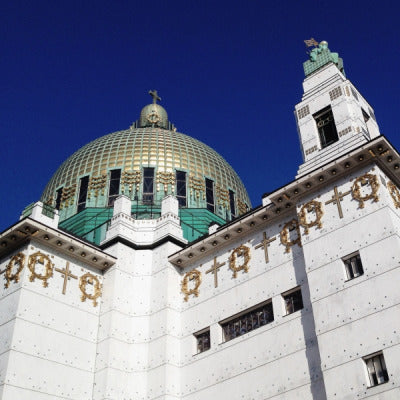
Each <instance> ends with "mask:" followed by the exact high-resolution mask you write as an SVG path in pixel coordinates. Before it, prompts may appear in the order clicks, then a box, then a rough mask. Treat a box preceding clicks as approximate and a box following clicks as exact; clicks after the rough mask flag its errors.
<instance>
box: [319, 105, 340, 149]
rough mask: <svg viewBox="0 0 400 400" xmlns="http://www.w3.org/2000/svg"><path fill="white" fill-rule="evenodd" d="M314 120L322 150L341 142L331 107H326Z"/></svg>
mask: <svg viewBox="0 0 400 400" xmlns="http://www.w3.org/2000/svg"><path fill="white" fill-rule="evenodd" d="M314 119H315V122H316V124H317V128H318V133H319V139H320V142H321V147H322V148H325V147H327V146H329V145H331V144H332V143H335V142H337V141H338V140H339V136H338V134H337V130H336V125H335V120H334V118H333V112H332V109H331V107H330V106H328V107H325V108H324V109H322V110H321V111H320V112H318V113H316V114H314Z"/></svg>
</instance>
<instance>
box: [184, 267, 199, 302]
mask: <svg viewBox="0 0 400 400" xmlns="http://www.w3.org/2000/svg"><path fill="white" fill-rule="evenodd" d="M193 280H194V281H195V283H194V287H193V288H192V289H189V288H188V284H189V281H193ZM200 285H201V272H200V271H197V269H194V270H192V271H189V272H187V273H186V274H185V276H184V277H183V280H182V284H181V287H182V289H181V291H182V293H183V294H184V295H185V298H184V299H185V301H188V299H189V296H190V295H191V294H194V295H195V296H196V297H198V296H199V287H200Z"/></svg>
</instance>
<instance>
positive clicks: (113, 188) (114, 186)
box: [108, 169, 121, 207]
mask: <svg viewBox="0 0 400 400" xmlns="http://www.w3.org/2000/svg"><path fill="white" fill-rule="evenodd" d="M120 181H121V170H120V169H113V170H112V171H110V185H109V188H108V206H109V207H111V206H113V205H114V201H115V199H116V198H117V197H118V195H119V185H120Z"/></svg>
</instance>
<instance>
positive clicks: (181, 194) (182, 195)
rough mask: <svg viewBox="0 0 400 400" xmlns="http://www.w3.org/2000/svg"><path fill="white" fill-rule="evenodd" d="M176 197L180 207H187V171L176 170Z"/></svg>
mask: <svg viewBox="0 0 400 400" xmlns="http://www.w3.org/2000/svg"><path fill="white" fill-rule="evenodd" d="M175 178H176V198H177V199H178V202H179V206H180V207H186V204H187V203H186V172H184V171H176V174H175Z"/></svg>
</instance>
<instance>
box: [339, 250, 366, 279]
mask: <svg viewBox="0 0 400 400" xmlns="http://www.w3.org/2000/svg"><path fill="white" fill-rule="evenodd" d="M343 263H344V266H345V268H346V276H347V280H351V279H354V278H357V277H358V276H361V275H363V274H364V270H363V266H362V263H361V257H360V254H359V253H357V254H353V255H352V256H348V257H346V258H345V259H343Z"/></svg>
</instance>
